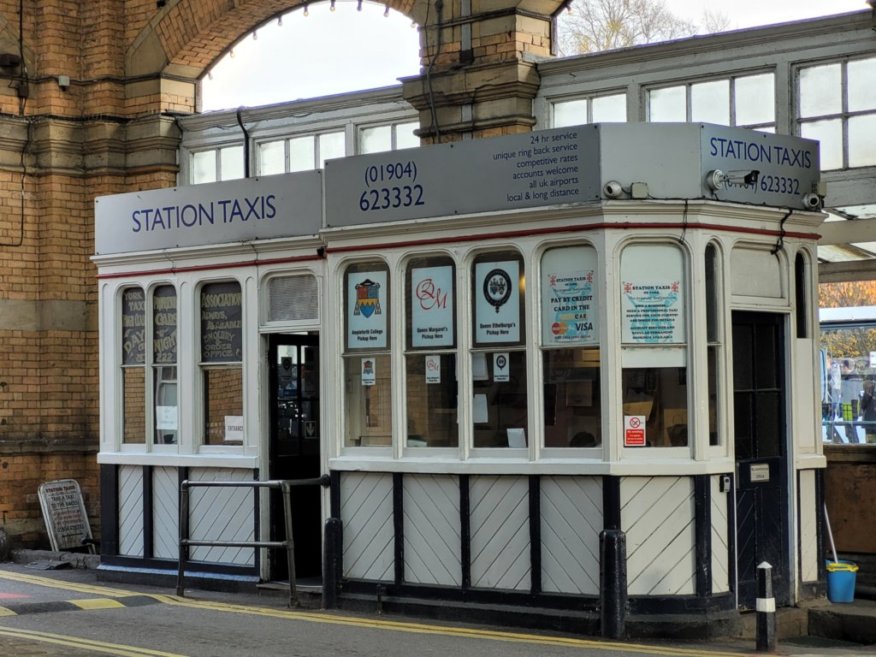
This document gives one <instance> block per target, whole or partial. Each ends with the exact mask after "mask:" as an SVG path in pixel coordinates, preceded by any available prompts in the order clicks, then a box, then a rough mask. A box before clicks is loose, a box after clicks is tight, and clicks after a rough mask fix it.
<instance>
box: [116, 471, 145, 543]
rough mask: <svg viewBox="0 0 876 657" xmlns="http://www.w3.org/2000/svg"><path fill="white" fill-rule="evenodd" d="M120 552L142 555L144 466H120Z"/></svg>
mask: <svg viewBox="0 0 876 657" xmlns="http://www.w3.org/2000/svg"><path fill="white" fill-rule="evenodd" d="M119 554H123V555H125V556H129V557H142V556H144V553H143V468H141V467H140V466H128V465H123V466H121V467H119Z"/></svg>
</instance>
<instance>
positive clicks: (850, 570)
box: [827, 561, 858, 602]
mask: <svg viewBox="0 0 876 657" xmlns="http://www.w3.org/2000/svg"><path fill="white" fill-rule="evenodd" d="M857 574H858V564H856V563H854V562H852V561H828V562H827V599H828V600H830V601H831V602H854V601H855V580H856V579H857Z"/></svg>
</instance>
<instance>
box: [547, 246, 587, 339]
mask: <svg viewBox="0 0 876 657" xmlns="http://www.w3.org/2000/svg"><path fill="white" fill-rule="evenodd" d="M541 264H542V286H541V325H542V337H543V340H544V344H545V345H581V344H597V343H598V342H599V334H598V331H597V324H596V296H595V290H594V287H595V276H596V273H595V272H596V251H595V250H594V249H593V248H592V247H588V246H577V247H568V248H560V249H551V250H550V251H548V252H547V253H545V254H544V257H543V258H542V263H541Z"/></svg>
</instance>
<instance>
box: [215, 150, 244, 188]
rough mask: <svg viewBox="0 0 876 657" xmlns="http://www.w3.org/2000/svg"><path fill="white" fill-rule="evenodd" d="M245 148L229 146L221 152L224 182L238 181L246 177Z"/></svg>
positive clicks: (220, 161) (220, 162)
mask: <svg viewBox="0 0 876 657" xmlns="http://www.w3.org/2000/svg"><path fill="white" fill-rule="evenodd" d="M243 164H244V163H243V146H228V147H226V148H222V149H220V151H219V167H220V170H221V172H222V180H237V179H238V178H243V176H244V166H243Z"/></svg>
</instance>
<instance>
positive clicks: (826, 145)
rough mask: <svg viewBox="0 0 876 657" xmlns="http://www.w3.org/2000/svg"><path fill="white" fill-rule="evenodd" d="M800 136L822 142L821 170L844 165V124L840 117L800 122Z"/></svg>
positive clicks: (838, 167) (840, 167)
mask: <svg viewBox="0 0 876 657" xmlns="http://www.w3.org/2000/svg"><path fill="white" fill-rule="evenodd" d="M800 136H801V137H806V138H807V139H817V140H818V141H820V142H821V170H822V171H827V170H829V169H842V167H843V126H842V122H841V121H840V120H839V119H835V120H831V121H811V122H807V123H801V124H800Z"/></svg>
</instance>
